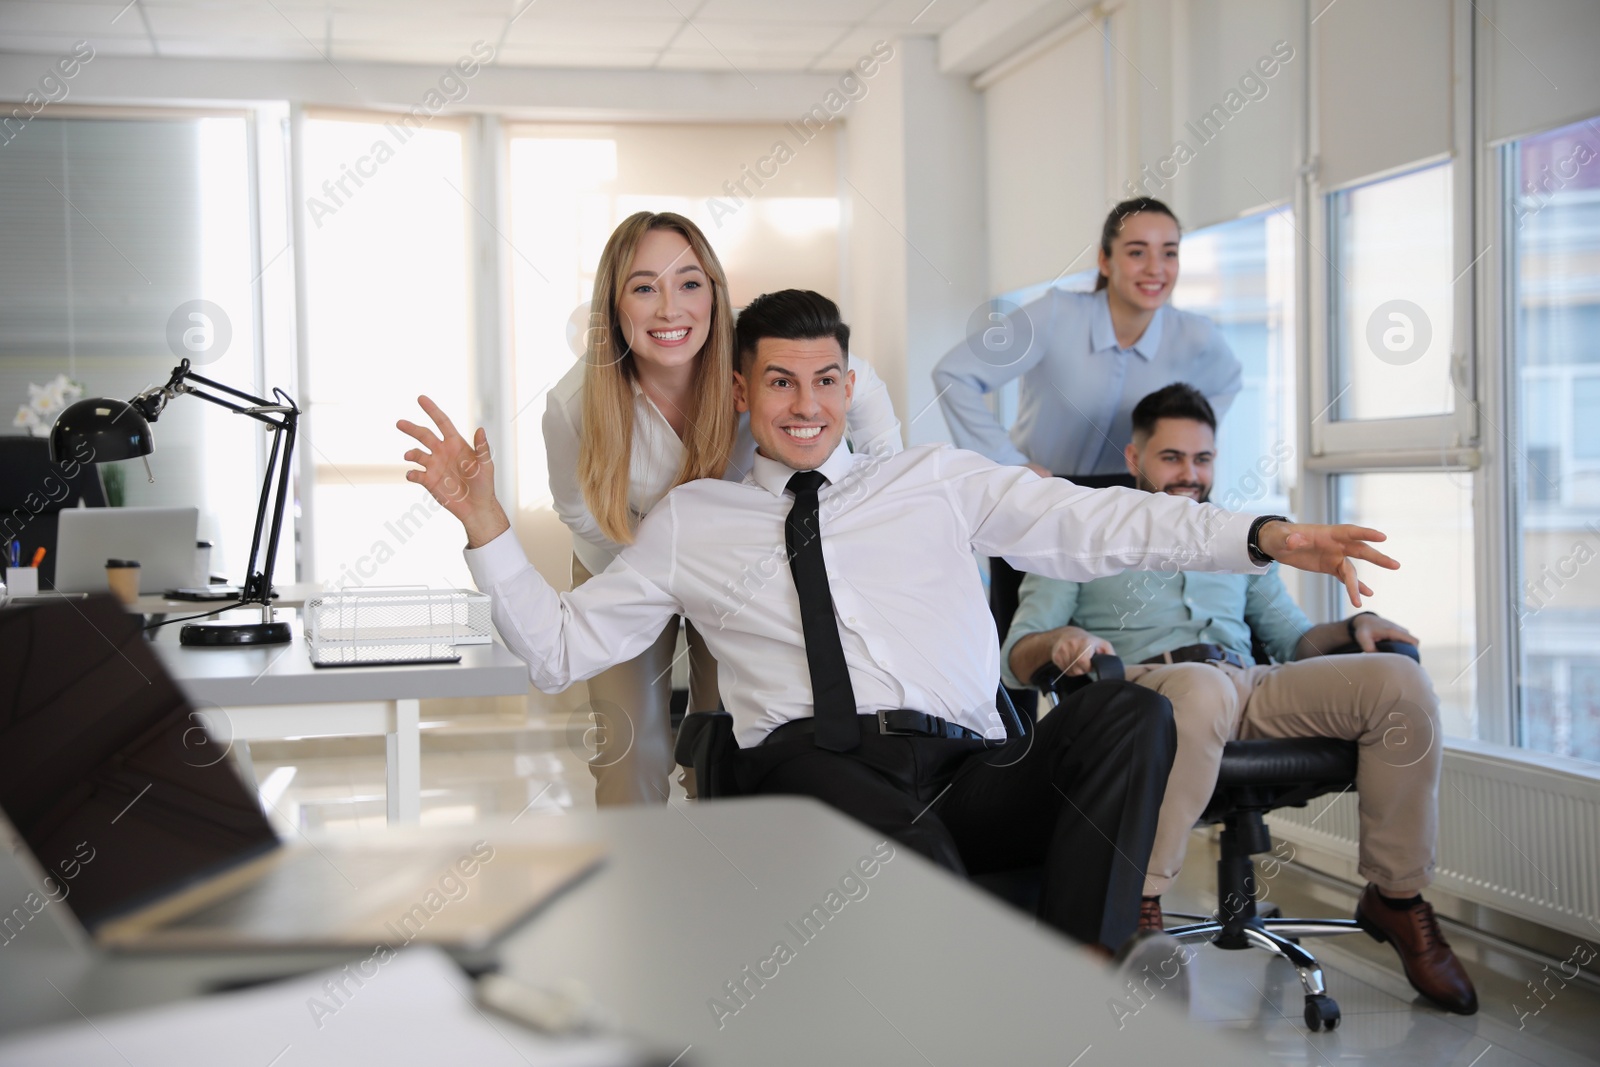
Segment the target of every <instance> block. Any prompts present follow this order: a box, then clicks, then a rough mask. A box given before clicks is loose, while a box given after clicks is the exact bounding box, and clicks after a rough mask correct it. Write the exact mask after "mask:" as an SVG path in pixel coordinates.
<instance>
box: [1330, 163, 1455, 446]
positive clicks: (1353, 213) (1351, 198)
mask: <svg viewBox="0 0 1600 1067" xmlns="http://www.w3.org/2000/svg"><path fill="white" fill-rule="evenodd" d="M1450 187H1451V169H1450V166H1449V165H1448V164H1444V165H1440V166H1435V167H1428V168H1425V169H1423V170H1417V171H1412V172H1411V173H1409V174H1403V175H1400V176H1399V177H1395V178H1388V179H1384V180H1382V181H1376V182H1372V183H1370V184H1367V185H1360V186H1357V187H1355V188H1353V189H1347V190H1344V191H1341V192H1336V193H1334V194H1333V195H1332V196H1330V197H1329V198H1328V199H1329V203H1328V212H1329V235H1330V241H1331V244H1332V250H1331V257H1332V261H1331V267H1332V293H1333V301H1332V303H1333V306H1332V312H1331V322H1332V327H1333V338H1332V340H1333V356H1334V363H1333V365H1334V368H1335V375H1336V382H1335V385H1334V389H1335V396H1334V403H1333V409H1334V416H1333V417H1334V418H1335V419H1339V420H1356V419H1397V418H1411V417H1416V416H1426V415H1447V414H1449V413H1451V412H1452V411H1454V410H1455V390H1454V388H1453V387H1452V384H1451V377H1450V374H1451V338H1452V332H1453V315H1454V309H1453V302H1452V300H1451V288H1452V278H1453V277H1454V276H1455V273H1456V272H1455V270H1454V269H1453V266H1452V263H1453V260H1452V258H1451V257H1452V240H1451V232H1452V228H1453V226H1454V219H1453V217H1452V215H1451V188H1450Z"/></svg>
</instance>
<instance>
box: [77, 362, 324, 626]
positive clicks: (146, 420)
mask: <svg viewBox="0 0 1600 1067" xmlns="http://www.w3.org/2000/svg"><path fill="white" fill-rule="evenodd" d="M196 386H204V387H207V388H208V389H213V390H217V391H219V392H222V393H226V394H227V395H228V396H233V397H238V398H239V399H240V400H242V401H245V403H244V404H238V403H235V402H234V401H232V400H227V399H225V398H223V397H221V396H218V395H216V394H215V393H212V392H208V391H206V389H205V388H196ZM184 393H189V394H191V395H193V396H197V397H199V398H200V399H202V400H209V401H210V402H211V403H213V404H216V405H218V406H220V407H224V408H227V409H228V410H229V411H232V412H235V413H236V414H239V415H248V416H250V417H251V418H252V419H255V420H256V421H257V422H264V423H266V424H267V425H268V426H270V427H272V454H271V455H270V456H269V457H268V458H267V473H266V477H265V478H263V479H262V482H261V504H260V506H258V507H257V508H256V525H255V532H254V536H253V538H252V540H251V542H250V563H249V566H247V567H246V568H245V574H247V575H248V577H247V578H246V579H245V584H244V589H243V591H242V592H241V593H240V594H239V604H240V605H241V606H243V605H247V604H259V605H260V606H261V621H260V622H251V623H191V624H189V625H188V626H185V627H184V628H183V632H182V633H181V634H179V637H178V640H179V642H180V643H181V644H185V645H211V646H230V645H281V644H285V643H286V642H288V641H289V640H290V639H291V637H292V635H291V632H290V629H289V624H288V623H287V622H278V621H275V620H274V619H273V611H272V568H273V563H274V562H275V561H276V560H277V557H278V532H279V530H280V529H281V528H282V526H283V507H284V503H285V501H286V500H287V498H288V495H289V457H290V456H291V455H292V454H293V453H294V434H295V427H296V424H297V423H298V421H299V419H300V409H299V408H297V407H295V406H294V401H293V400H291V399H289V396H288V394H286V393H285V392H284V391H283V390H282V389H274V390H272V395H273V396H274V397H276V398H277V403H272V402H270V401H266V400H263V399H261V398H260V397H257V396H251V395H250V394H249V393H241V392H240V391H239V390H237V389H231V388H229V387H228V386H226V385H223V384H222V383H221V382H214V381H212V380H211V379H209V378H202V377H201V376H200V375H198V374H195V373H194V372H193V371H191V370H190V369H189V361H188V360H187V359H186V360H184V361H183V362H182V363H180V364H178V366H177V367H176V368H174V369H173V371H172V377H171V378H169V379H167V384H166V385H162V386H157V387H156V388H154V389H146V390H145V391H144V392H142V393H140V394H139V395H138V396H136V397H134V398H133V399H132V400H131V401H129V402H128V403H126V404H125V403H123V402H122V401H120V400H106V399H93V400H80V401H78V402H77V403H76V404H73V405H72V406H71V407H69V408H67V409H66V410H65V411H63V412H62V413H61V414H60V416H58V417H57V418H56V424H55V426H53V427H51V429H50V458H51V459H52V460H54V461H57V462H60V461H61V460H62V459H64V458H72V459H75V460H77V461H78V462H90V463H107V462H113V461H116V460H122V459H133V458H134V457H135V456H148V455H149V454H150V453H151V452H153V451H154V450H155V440H154V438H153V437H152V436H151V433H150V423H152V422H155V421H156V419H158V418H160V417H161V412H162V411H163V410H164V409H165V408H166V406H167V401H169V400H171V399H172V398H174V397H176V396H181V395H182V394H184ZM86 449H87V451H88V457H89V458H87V460H86V459H85V450H86ZM274 480H276V482H277V492H276V494H274V493H273V482H274ZM269 497H271V498H272V525H271V527H270V528H268V527H267V501H268V498H269ZM263 531H265V532H266V534H267V552H266V556H265V558H263V559H262V561H261V569H260V570H259V571H258V570H257V569H256V558H257V556H258V555H259V554H260V550H261V539H262V533H263Z"/></svg>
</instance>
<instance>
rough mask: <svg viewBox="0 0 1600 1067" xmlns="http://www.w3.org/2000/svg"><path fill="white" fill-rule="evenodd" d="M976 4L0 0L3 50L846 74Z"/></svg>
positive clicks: (883, 0) (894, 0) (937, 0)
mask: <svg viewBox="0 0 1600 1067" xmlns="http://www.w3.org/2000/svg"><path fill="white" fill-rule="evenodd" d="M981 2H982V0H931V2H929V0H113V2H107V3H77V2H72V0H67V2H40V0H31V2H13V0H0V51H5V52H29V53H41V54H51V55H54V54H62V53H65V52H68V51H70V50H71V48H72V46H73V43H74V42H75V41H78V40H87V41H89V42H90V44H91V45H92V46H93V47H94V49H95V52H96V54H97V55H130V56H177V57H205V58H213V59H216V58H223V59H274V60H308V59H309V60H326V61H329V62H332V63H337V62H339V61H340V60H349V61H362V62H380V63H429V64H431V63H444V64H448V63H454V62H455V61H456V60H457V59H459V58H461V57H462V56H464V55H468V54H469V53H470V49H471V46H472V45H473V43H474V42H476V41H484V42H487V43H488V44H490V45H492V46H494V48H495V50H496V57H497V60H498V62H499V63H501V64H504V65H508V66H521V67H568V68H571V67H591V68H621V69H652V68H654V69H663V70H702V71H722V72H727V71H745V70H763V71H818V72H828V71H841V70H844V69H845V68H847V67H850V66H853V65H855V63H856V62H857V60H859V59H861V58H862V57H863V56H864V55H867V54H868V53H869V52H870V50H871V48H872V45H873V42H875V41H878V40H893V39H894V38H896V37H900V36H906V35H913V34H914V35H933V34H937V33H938V32H939V31H941V30H943V29H944V28H945V27H947V26H949V25H950V24H951V23H952V22H954V21H956V20H957V19H959V18H960V17H961V16H963V15H965V14H967V13H968V12H970V11H971V10H972V9H973V8H976V7H978V6H979V5H980V3H981Z"/></svg>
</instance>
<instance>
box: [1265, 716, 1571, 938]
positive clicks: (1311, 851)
mask: <svg viewBox="0 0 1600 1067" xmlns="http://www.w3.org/2000/svg"><path fill="white" fill-rule="evenodd" d="M1515 751H1516V750H1514V749H1506V748H1502V747H1500V746H1497V745H1490V744H1486V743H1483V742H1476V741H1458V740H1455V739H1451V740H1450V741H1449V742H1447V743H1446V746H1445V753H1444V773H1443V777H1442V780H1441V781H1440V785H1439V857H1438V868H1437V869H1436V871H1435V872H1434V885H1435V886H1437V887H1438V888H1439V889H1441V890H1444V891H1446V892H1449V893H1453V894H1455V895H1456V896H1459V897H1461V898H1462V899H1464V900H1469V901H1471V902H1473V903H1476V904H1482V905H1485V906H1487V907H1491V908H1496V909H1498V910H1500V911H1503V912H1506V913H1508V914H1511V915H1516V916H1519V917H1521V918H1524V919H1528V920H1530V921H1532V922H1536V923H1540V924H1542V925H1544V926H1548V927H1551V928H1553V929H1557V930H1564V931H1566V932H1568V933H1572V934H1576V935H1579V936H1583V937H1594V936H1595V934H1596V932H1597V931H1600V767H1596V766H1594V765H1593V764H1585V763H1582V762H1580V761H1578V760H1568V759H1562V758H1560V757H1540V759H1541V760H1542V761H1543V763H1544V764H1545V765H1534V764H1532V763H1529V762H1528V761H1527V760H1526V759H1523V758H1518V757H1516V756H1514V755H1511V753H1513V752H1515ZM1267 821H1268V824H1269V825H1270V827H1271V829H1272V833H1273V836H1274V837H1275V838H1278V839H1279V840H1282V841H1286V842H1288V843H1289V845H1290V846H1291V847H1293V848H1294V858H1295V859H1296V860H1297V861H1298V862H1301V863H1304V864H1305V865H1307V866H1309V867H1312V868H1315V869H1317V870H1321V871H1324V872H1325V873H1327V874H1331V875H1334V876H1336V877H1339V878H1344V879H1347V880H1349V881H1352V882H1357V883H1359V882H1360V881H1361V879H1360V876H1359V875H1358V874H1357V873H1356V841H1357V831H1358V827H1359V825H1360V824H1359V818H1358V815H1357V811H1356V796H1355V793H1354V791H1351V792H1349V793H1346V794H1344V795H1342V796H1339V797H1337V798H1335V797H1332V796H1326V797H1319V798H1317V799H1315V800H1313V801H1311V803H1310V804H1309V805H1307V806H1306V807H1304V808H1283V809H1280V810H1278V811H1274V812H1272V813H1271V814H1270V815H1269V816H1268V817H1267ZM1282 853H1283V850H1281V849H1280V855H1282Z"/></svg>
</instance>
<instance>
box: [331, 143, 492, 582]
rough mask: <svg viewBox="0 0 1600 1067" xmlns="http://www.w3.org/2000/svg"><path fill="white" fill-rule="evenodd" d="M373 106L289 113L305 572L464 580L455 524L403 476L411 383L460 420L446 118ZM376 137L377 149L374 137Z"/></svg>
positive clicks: (462, 358)
mask: <svg viewBox="0 0 1600 1067" xmlns="http://www.w3.org/2000/svg"><path fill="white" fill-rule="evenodd" d="M385 118H388V116H381V117H380V116H372V117H366V116H359V117H346V116H338V117H333V116H328V117H316V118H311V117H308V118H307V119H306V120H305V122H304V157H303V158H304V172H303V175H302V178H303V182H304V189H305V191H306V202H305V204H303V205H302V208H303V209H304V210H305V212H306V221H305V225H304V233H305V244H306V256H305V259H306V272H307V284H306V293H307V303H308V307H307V308H306V315H307V317H308V325H307V335H308V348H309V365H310V368H311V372H310V380H309V382H307V383H306V386H307V387H306V389H305V390H303V391H304V392H305V393H307V394H308V395H306V396H303V397H301V398H300V399H301V401H302V403H301V406H302V408H304V409H305V410H306V411H307V412H308V414H307V416H306V419H305V421H304V423H303V425H304V426H305V427H306V429H307V433H306V435H305V437H304V438H303V440H304V442H305V447H307V448H309V449H311V450H312V452H313V462H314V464H315V470H316V477H315V485H314V487H313V493H314V499H313V510H312V528H313V537H314V552H313V555H312V560H313V563H314V567H313V573H312V574H310V575H308V576H307V577H310V578H315V579H318V580H321V581H326V582H330V583H332V584H333V585H336V586H372V585H397V584H409V583H423V584H427V585H431V586H434V587H458V586H461V585H463V584H465V583H467V582H468V581H469V576H468V574H467V570H466V564H465V563H464V562H463V560H462V558H461V527H460V525H459V524H458V523H456V521H455V520H454V519H453V518H450V517H449V516H448V515H447V514H446V513H445V512H444V511H443V509H442V508H439V507H438V506H437V505H435V503H434V501H433V500H432V498H431V497H429V496H428V495H427V494H426V493H425V492H424V491H423V490H422V489H421V488H419V487H418V486H416V485H413V484H411V483H410V482H407V481H406V480H405V477H404V472H405V470H406V469H407V466H408V465H407V464H406V463H404V462H402V461H401V459H400V456H401V455H402V454H403V453H404V452H405V450H406V449H407V448H409V447H410V446H411V440H410V438H408V437H405V436H404V435H403V434H401V433H400V432H399V431H397V430H396V429H395V428H394V423H395V420H396V419H397V418H401V417H404V418H410V419H413V420H415V421H425V419H424V418H423V416H422V414H421V412H420V410H419V409H418V408H417V402H416V397H417V394H419V393H424V392H425V393H427V394H428V395H429V396H431V397H432V398H433V399H434V400H435V401H436V402H437V403H438V404H439V406H440V407H442V408H443V409H444V410H445V412H446V413H447V414H450V415H451V416H452V417H453V418H454V419H455V420H456V422H457V424H458V425H468V426H470V425H471V424H472V420H473V418H474V416H475V412H474V409H473V406H472V403H471V397H472V396H473V391H472V386H473V374H472V358H471V352H472V330H471V326H470V315H469V304H470V300H469V293H470V291H471V283H470V276H471V272H470V269H469V266H470V264H469V257H468V253H467V242H468V228H467V218H468V214H469V213H470V211H471V208H470V206H469V205H468V203H467V201H466V200H465V198H464V190H466V189H467V184H466V181H465V178H464V171H465V169H466V165H465V159H464V146H463V140H464V139H463V136H462V131H461V130H460V129H459V128H457V127H451V126H446V125H445V124H444V122H443V120H440V119H434V120H432V121H431V122H430V124H429V125H427V126H425V127H422V128H420V129H417V128H411V127H406V126H404V125H403V124H402V125H398V126H397V125H396V124H395V123H393V122H390V123H387V124H386V123H385V122H384V121H383V120H384V119H385ZM380 145H381V146H382V149H381V150H380V147H379V146H380Z"/></svg>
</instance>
